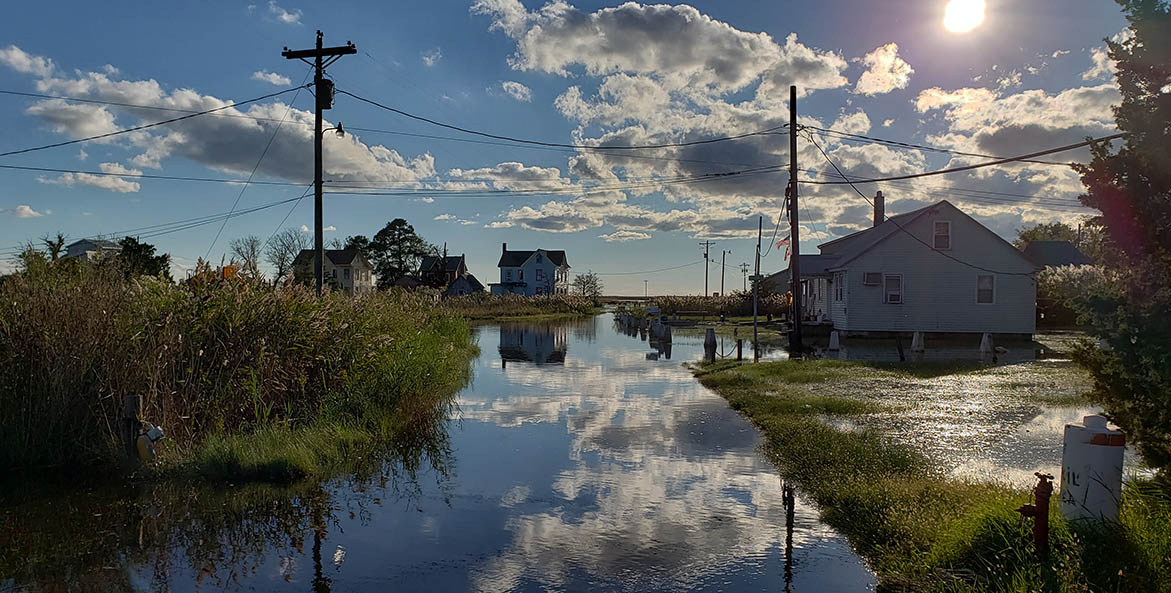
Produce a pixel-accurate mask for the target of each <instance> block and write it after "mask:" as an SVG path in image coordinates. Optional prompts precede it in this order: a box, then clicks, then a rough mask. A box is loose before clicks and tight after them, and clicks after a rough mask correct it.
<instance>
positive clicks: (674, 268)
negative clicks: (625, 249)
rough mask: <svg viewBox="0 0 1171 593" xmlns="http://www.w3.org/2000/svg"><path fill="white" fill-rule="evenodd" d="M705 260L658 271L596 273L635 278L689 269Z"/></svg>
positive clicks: (598, 273)
mask: <svg viewBox="0 0 1171 593" xmlns="http://www.w3.org/2000/svg"><path fill="white" fill-rule="evenodd" d="M702 263H703V260H702V259H701V260H696V261H693V262H691V263H689V264H682V265H678V266H671V267H670V268H659V269H658V270H642V271H639V272H594V273H595V274H597V275H599V276H633V275H635V274H655V273H658V272H669V271H671V270H678V269H680V268H687V267H691V266H694V265H697V264H702Z"/></svg>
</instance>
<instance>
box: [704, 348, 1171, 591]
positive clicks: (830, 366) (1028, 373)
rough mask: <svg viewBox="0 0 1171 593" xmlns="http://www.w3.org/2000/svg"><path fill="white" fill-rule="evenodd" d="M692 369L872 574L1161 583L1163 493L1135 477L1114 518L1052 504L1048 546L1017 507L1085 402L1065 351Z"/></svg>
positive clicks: (935, 584)
mask: <svg viewBox="0 0 1171 593" xmlns="http://www.w3.org/2000/svg"><path fill="white" fill-rule="evenodd" d="M1054 347H1057V348H1059V344H1057V345H1054ZM693 371H694V372H695V374H696V375H697V377H698V378H699V380H700V381H701V382H702V383H703V384H704V385H705V386H708V387H710V388H712V389H714V390H715V391H717V392H718V393H719V394H721V395H722V396H724V397H725V398H726V399H727V400H728V402H729V404H730V405H731V406H732V407H733V408H734V409H736V410H739V411H740V412H741V413H743V414H745V415H746V416H748V417H749V418H750V419H751V420H752V421H753V422H754V423H755V424H756V425H757V426H758V427H759V428H760V430H761V431H762V432H763V433H764V435H765V437H766V444H765V451H766V453H767V454H768V455H769V456H770V457H771V458H772V460H773V461H774V463H775V464H776V465H777V466H778V469H779V470H780V472H781V474H782V475H784V476H786V477H787V478H790V479H793V480H795V481H796V482H797V483H798V484H799V486H800V489H801V490H802V491H803V492H804V493H805V494H806V495H807V496H809V497H810V498H812V499H813V500H814V501H816V502H817V503H818V505H819V506H820V507H821V509H822V515H823V518H824V519H825V520H826V522H827V523H829V524H830V525H831V526H833V527H834V528H836V529H838V530H840V531H841V532H843V533H844V534H846V535H847V536H848V537H849V538H850V540H851V542H852V543H853V544H854V545H855V546H856V547H857V548H858V550H859V552H860V553H862V554H863V555H864V556H865V557H866V558H867V559H868V560H869V561H870V563H871V565H872V567H873V568H874V569H875V571H876V573H877V574H878V577H879V581H880V586H882V587H890V588H892V589H900V590H915V591H919V590H942V591H950V590H959V591H1035V590H1044V591H1084V590H1091V591H1116V590H1117V591H1167V590H1171V568H1169V566H1171V562H1168V558H1171V500H1169V499H1168V498H1167V495H1166V493H1165V490H1164V491H1160V490H1159V489H1157V488H1155V487H1153V486H1151V485H1150V484H1147V483H1145V482H1142V481H1141V480H1139V479H1137V478H1135V479H1133V480H1132V481H1131V482H1130V483H1129V484H1128V486H1127V490H1126V494H1125V497H1124V498H1125V500H1124V503H1123V517H1122V525H1121V526H1120V527H1119V528H1117V529H1109V530H1105V531H1101V530H1097V531H1095V530H1086V529H1082V528H1079V529H1075V528H1073V527H1072V526H1070V525H1069V524H1067V523H1065V522H1064V521H1063V520H1062V519H1061V518H1060V516H1059V513H1058V512H1057V510H1056V504H1054V510H1053V512H1052V513H1051V521H1052V525H1053V527H1052V529H1053V550H1052V552H1051V553H1050V554H1049V555H1048V556H1047V557H1046V558H1045V559H1043V560H1041V561H1038V560H1036V556H1035V551H1034V550H1033V549H1032V541H1031V537H1030V535H1029V533H1030V532H1029V529H1030V527H1029V525H1028V524H1026V523H1025V522H1024V521H1022V520H1021V518H1020V516H1019V515H1018V514H1017V513H1016V512H1015V509H1016V508H1017V507H1018V506H1020V505H1021V504H1024V503H1027V502H1029V501H1030V500H1029V499H1030V491H1031V486H1032V484H1033V483H1035V478H1034V477H1033V472H1034V471H1044V472H1049V473H1055V472H1056V470H1057V466H1058V462H1059V460H1060V452H1061V432H1060V430H1061V426H1063V425H1064V423H1065V422H1068V421H1071V420H1075V419H1078V418H1080V416H1081V415H1082V414H1084V413H1091V412H1092V411H1093V410H1094V408H1093V407H1092V406H1091V404H1090V402H1089V401H1088V400H1087V399H1085V394H1086V392H1087V391H1088V389H1089V387H1090V381H1089V377H1088V375H1087V374H1086V373H1085V372H1084V371H1082V370H1081V369H1079V368H1078V367H1076V365H1075V364H1074V363H1073V362H1071V361H1069V360H1064V359H1050V360H1037V361H1031V362H1022V363H1017V364H1009V365H1004V366H992V367H983V366H980V365H979V364H977V363H948V362H921V363H883V362H869V363H866V362H851V361H837V360H815V361H805V362H797V361H787V360H786V361H776V362H764V363H759V364H755V365H752V364H740V363H735V362H717V363H714V364H706V365H697V366H695V367H694V368H693ZM1133 461H1134V460H1132V459H1129V458H1128V471H1130V470H1132V469H1134V468H1135V465H1136V464H1135V463H1133Z"/></svg>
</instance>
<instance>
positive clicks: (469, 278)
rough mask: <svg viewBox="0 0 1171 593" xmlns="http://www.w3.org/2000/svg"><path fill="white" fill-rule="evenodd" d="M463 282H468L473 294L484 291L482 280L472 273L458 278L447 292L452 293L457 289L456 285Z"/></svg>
mask: <svg viewBox="0 0 1171 593" xmlns="http://www.w3.org/2000/svg"><path fill="white" fill-rule="evenodd" d="M461 281H463V282H467V283H468V288H469V289H471V290H472V292H480V291H481V290H484V285H483V284H481V283H480V280H479V279H478V278H476V277H475V276H474V275H472V274H470V273H469V274H464V275H463V276H460V277H459V278H456V279H455V280H453V281H452V283H451V285H450V286H448V287H447V290H449V291H450V290H451V289H452V288H453V287H455V285H457V284H459V283H460V282H461Z"/></svg>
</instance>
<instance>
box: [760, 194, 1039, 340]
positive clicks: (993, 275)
mask: <svg viewBox="0 0 1171 593" xmlns="http://www.w3.org/2000/svg"><path fill="white" fill-rule="evenodd" d="M875 222H876V223H877V224H876V225H875V226H873V227H871V228H869V229H866V230H864V231H859V232H857V233H854V234H851V235H847V236H845V237H842V238H839V239H835V240H833V241H830V242H828V243H823V244H821V245H819V246H818V248H819V249H820V254H819V255H816V256H813V257H809V258H806V257H802V258H801V267H802V286H801V287H799V290H800V291H801V292H802V295H803V298H802V300H803V304H804V305H805V307H804V308H805V314H804V317H805V319H806V320H809V321H813V320H821V321H824V322H831V323H832V324H833V327H834V329H837V330H839V331H843V332H846V333H855V334H860V333H871V332H873V333H885V332H916V331H921V332H934V333H984V332H988V333H993V334H1009V335H1018V336H1031V335H1032V334H1033V333H1034V331H1035V329H1036V306H1037V282H1036V274H1037V272H1038V270H1039V266H1037V264H1035V263H1034V262H1032V261H1030V260H1029V258H1027V257H1025V255H1024V254H1022V253H1021V252H1020V251H1019V250H1018V249H1016V248H1015V247H1013V246H1012V245H1011V244H1010V243H1009V242H1008V241H1005V240H1004V239H1002V238H1001V237H1000V236H999V235H997V234H996V233H994V232H992V231H991V230H989V229H988V228H987V227H985V226H984V225H982V224H980V223H979V222H977V221H976V220H974V219H973V218H972V217H970V216H968V215H967V214H964V212H963V211H961V210H960V209H959V208H956V207H955V206H954V205H952V204H951V203H950V202H948V201H946V200H944V201H941V202H939V203H937V204H934V205H931V206H927V207H926V208H920V209H918V210H914V211H912V212H907V213H905V214H900V215H897V216H892V217H890V218H887V219H884V217H883V216H882V215H881V213H876V216H875ZM807 261H808V263H809V264H810V265H809V266H808V269H809V272H810V274H809V275H808V277H806V262H807ZM785 279H786V280H787V275H786V276H785ZM785 288H787V286H786V287H782V290H783V289H785Z"/></svg>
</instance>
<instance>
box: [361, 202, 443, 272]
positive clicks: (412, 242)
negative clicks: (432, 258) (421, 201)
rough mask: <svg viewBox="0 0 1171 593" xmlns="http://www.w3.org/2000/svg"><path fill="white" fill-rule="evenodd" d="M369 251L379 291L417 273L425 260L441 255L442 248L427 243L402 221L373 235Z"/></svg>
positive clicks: (398, 220)
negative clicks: (430, 256)
mask: <svg viewBox="0 0 1171 593" xmlns="http://www.w3.org/2000/svg"><path fill="white" fill-rule="evenodd" d="M369 249H370V255H371V256H372V257H371V259H372V262H371V263H373V264H374V272H375V273H376V274H377V275H378V288H382V289H385V288H389V287H390V286H393V285H394V282H395V280H398V279H399V278H402V277H403V276H406V275H407V274H411V273H413V272H415V271H417V270H418V269H419V263H420V261H421V260H422V259H423V257H424V256H427V255H438V254H439V248H437V247H436V246H434V245H432V244H430V243H428V242H426V241H424V240H423V238H422V237H420V236H419V235H418V234H416V233H415V227H413V226H411V225H410V224H409V223H407V221H405V220H403V219H401V218H396V219H394V220H392V221H390V222H388V223H386V226H384V227H382V230H380V231H378V233H377V234H376V235H374V240H373V241H371V242H370V248H369Z"/></svg>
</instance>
